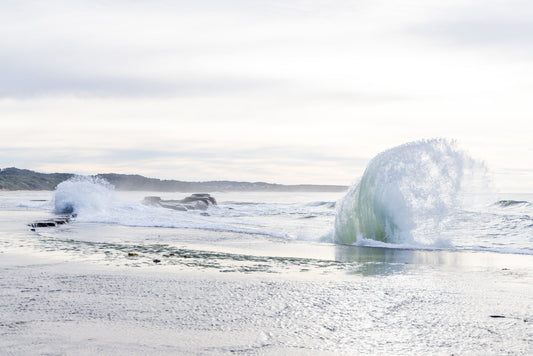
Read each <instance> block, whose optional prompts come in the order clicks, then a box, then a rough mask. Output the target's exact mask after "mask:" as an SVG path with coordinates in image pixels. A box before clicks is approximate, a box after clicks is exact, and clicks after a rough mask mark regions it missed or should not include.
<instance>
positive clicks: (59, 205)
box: [54, 176, 114, 215]
mask: <svg viewBox="0 0 533 356" xmlns="http://www.w3.org/2000/svg"><path fill="white" fill-rule="evenodd" d="M113 191H114V187H113V186H112V185H111V184H109V183H108V182H107V181H106V180H104V179H101V178H98V177H87V176H74V177H72V178H70V179H69V180H66V181H64V182H62V183H60V184H59V185H58V186H57V187H56V191H55V194H54V212H55V213H56V214H76V215H77V214H80V213H88V212H93V211H105V210H106V209H107V207H109V206H110V204H111V202H112V200H113V196H112V195H113Z"/></svg>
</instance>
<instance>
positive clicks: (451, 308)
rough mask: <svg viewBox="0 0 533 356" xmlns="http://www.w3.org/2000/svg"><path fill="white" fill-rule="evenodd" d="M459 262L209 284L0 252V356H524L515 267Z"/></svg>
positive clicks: (199, 274) (530, 314) (178, 275)
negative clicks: (100, 355) (343, 355)
mask: <svg viewBox="0 0 533 356" xmlns="http://www.w3.org/2000/svg"><path fill="white" fill-rule="evenodd" d="M461 254H463V255H466V256H462V257H463V260H470V262H471V263H467V264H466V265H465V264H463V265H461V264H455V265H453V264H452V265H447V264H431V263H426V264H419V263H417V264H415V265H413V266H410V267H408V268H405V266H407V264H405V263H400V264H399V263H397V262H395V261H392V262H390V263H387V262H381V261H367V262H365V263H363V264H362V265H361V266H362V268H360V269H358V270H353V271H346V270H342V269H340V270H338V271H336V272H329V273H320V272H319V271H316V270H308V271H300V272H291V273H263V272H248V273H241V272H225V273H221V272H222V271H221V270H219V269H216V268H211V269H210V268H205V269H199V268H194V267H191V268H188V269H183V268H177V267H176V266H163V265H155V264H154V265H153V266H146V267H142V268H134V267H114V266H105V265H102V264H95V263H90V262H74V261H66V260H63V259H62V258H61V257H60V256H56V257H53V258H51V257H43V256H41V257H39V256H38V255H35V256H28V255H27V254H25V255H21V254H16V253H13V252H11V253H10V252H3V253H1V254H0V261H1V262H0V274H1V276H2V278H1V279H0V304H1V305H2V318H1V324H0V335H1V337H0V353H1V354H6V355H28V354H47V355H80V354H81V355H92V354H104V355H106V354H109V355H110V354H154V353H155V354H169V355H170V354H172V355H175V354H181V355H208V354H209V355H211V354H214V355H219V354H221V355H223V354H253V355H280V354H281V355H295V354H296V355H300V354H301V355H309V354H311V355H315V354H316V355H322V354H332V355H333V354H346V355H348V354H354V353H361V354H382V355H385V354H402V355H407V354H409V355H412V354H420V355H422V354H442V355H451V354H455V355H457V354H469V355H472V354H476V355H501V354H523V355H525V354H529V353H530V352H531V346H532V343H533V326H532V320H533V305H532V304H533V303H532V297H531V295H532V288H533V287H532V286H533V278H532V276H533V274H532V267H531V264H528V262H530V260H529V258H526V257H529V256H518V257H517V256H505V255H499V256H497V257H498V260H499V262H498V263H496V264H492V263H491V265H487V264H485V263H484V262H483V258H481V259H477V257H479V256H475V255H476V253H469V252H461ZM467 255H470V256H467ZM472 255H474V256H472ZM471 257H474V258H471ZM484 257H487V256H484ZM489 257H490V256H489ZM522 257H524V258H522ZM476 259H477V261H478V262H481V263H478V262H474V261H475V260H476ZM502 261H505V262H508V263H507V264H505V263H504V264H500V263H501V262H502ZM506 266H511V267H506Z"/></svg>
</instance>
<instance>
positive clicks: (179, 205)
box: [142, 193, 217, 211]
mask: <svg viewBox="0 0 533 356" xmlns="http://www.w3.org/2000/svg"><path fill="white" fill-rule="evenodd" d="M142 203H143V204H145V205H152V206H160V207H163V208H167V209H173V210H179V211H188V210H206V209H207V208H208V207H209V206H210V205H217V201H216V200H215V198H213V197H212V196H211V195H209V194H205V193H196V194H192V195H190V196H188V197H186V198H184V199H181V200H163V199H161V197H156V196H148V197H145V198H144V199H143V201H142Z"/></svg>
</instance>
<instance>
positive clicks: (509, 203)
mask: <svg viewBox="0 0 533 356" xmlns="http://www.w3.org/2000/svg"><path fill="white" fill-rule="evenodd" d="M494 205H498V206H501V207H502V208H507V207H509V206H518V205H524V206H529V205H531V203H530V202H528V201H526V200H499V201H497V202H496V203H494Z"/></svg>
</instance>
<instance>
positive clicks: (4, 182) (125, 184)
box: [0, 167, 348, 192]
mask: <svg viewBox="0 0 533 356" xmlns="http://www.w3.org/2000/svg"><path fill="white" fill-rule="evenodd" d="M74 176H75V175H74V174H72V173H39V172H35V171H31V170H28V169H19V168H14V167H11V168H5V169H0V190H54V189H55V188H56V187H57V185H58V184H59V183H61V182H63V181H65V180H68V179H70V178H72V177H74ZM96 176H97V177H99V178H102V179H105V180H106V181H108V182H109V183H110V184H112V185H113V186H114V187H115V189H117V190H137V191H156V192H200V191H207V192H213V191H271V192H341V191H344V190H346V189H348V187H347V186H342V185H316V184H298V185H283V184H271V183H264V182H254V183H251V182H235V181H209V182H184V181H179V180H161V179H157V178H147V177H143V176H141V175H138V174H116V173H107V174H97V175H96Z"/></svg>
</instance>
